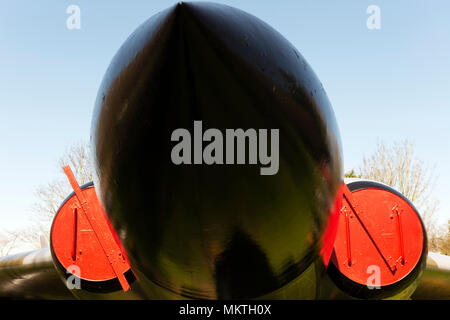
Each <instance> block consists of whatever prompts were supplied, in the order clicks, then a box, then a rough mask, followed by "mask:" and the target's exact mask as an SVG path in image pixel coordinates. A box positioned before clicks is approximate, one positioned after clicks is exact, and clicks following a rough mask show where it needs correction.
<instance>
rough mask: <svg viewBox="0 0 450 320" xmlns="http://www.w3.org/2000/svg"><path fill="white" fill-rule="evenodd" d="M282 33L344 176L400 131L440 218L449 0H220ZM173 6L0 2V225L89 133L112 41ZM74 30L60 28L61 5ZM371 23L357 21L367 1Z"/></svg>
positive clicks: (446, 156) (449, 206) (446, 177)
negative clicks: (430, 185) (325, 103)
mask: <svg viewBox="0 0 450 320" xmlns="http://www.w3.org/2000/svg"><path fill="white" fill-rule="evenodd" d="M220 2H221V3H224V4H228V5H231V6H233V7H237V8H240V9H242V10H244V11H247V12H249V13H251V14H253V15H255V16H257V17H259V18H261V19H262V20H264V21H266V22H267V23H269V24H270V25H271V26H273V27H274V28H275V29H277V30H278V31H279V32H280V33H281V34H283V35H284V36H285V37H286V38H287V39H288V40H289V41H291V42H292V43H293V44H294V45H295V47H297V49H298V50H299V51H300V52H301V53H302V54H303V56H304V57H305V58H306V60H307V61H308V62H309V63H310V65H311V66H312V68H313V69H314V71H315V72H316V74H317V75H318V77H319V79H320V80H321V81H322V83H323V85H324V87H325V90H326V91H327V94H328V96H329V98H330V101H331V103H332V105H333V107H334V111H335V113H336V117H337V121H338V124H339V127H340V131H341V138H342V142H343V147H344V164H345V169H346V171H348V170H350V169H351V168H356V167H357V166H358V165H359V164H360V163H361V160H362V158H363V156H364V155H369V154H370V153H371V152H373V151H374V149H375V146H376V142H377V141H384V142H386V143H391V142H393V141H398V140H401V139H404V138H409V139H411V141H413V142H415V144H416V152H417V155H418V156H419V157H420V158H422V159H423V160H424V161H425V163H426V164H427V165H429V166H430V167H433V166H434V167H435V170H436V171H435V172H436V174H437V175H438V176H439V180H438V181H437V184H436V191H435V197H436V199H438V200H439V202H440V206H439V207H440V209H439V217H440V222H444V221H446V220H447V219H450V201H449V198H450V197H449V195H450V183H449V181H450V171H449V163H450V148H449V146H450V129H449V120H450V19H449V12H450V1H447V0H441V1H438V0H434V1H425V0H416V1H407V0H403V1H400V0H388V1H387V0H386V1H381V0H371V1H364V0H354V1H350V0H349V1H346V0H341V1H335V0H328V1H325V0H322V1H320V0H315V1H307V0H304V1H301V0H295V1H283V0H278V1H261V0H258V1H250V0H249V1H245V0H243V1H228V0H221V1H220ZM175 3H176V1H162V0H161V1H160V0H158V1H112V0H108V1H92V0H91V1H81V0H73V1H56V0H54V1H50V0H48V1H43V0H41V1H31V0H29V1H12V0H11V1H4V0H0V230H1V229H5V228H6V229H13V228H17V227H23V226H26V225H28V224H29V221H30V216H31V207H32V204H33V203H34V202H35V201H36V198H35V195H34V192H35V190H36V188H38V187H39V186H40V185H42V184H46V183H48V182H50V181H52V180H53V179H55V178H56V177H57V176H58V175H59V174H60V173H58V168H57V163H56V162H57V159H58V158H59V157H60V156H61V155H62V154H63V153H64V151H65V149H66V147H67V146H69V145H71V144H73V143H74V142H78V141H80V140H86V141H87V140H88V139H89V133H90V123H91V115H92V111H93V105H94V100H95V97H96V94H97V90H98V88H99V85H100V82H101V80H102V78H103V75H104V73H105V71H106V69H107V67H108V65H109V63H110V61H111V58H112V57H113V55H114V54H115V53H116V51H117V50H118V48H119V47H120V45H121V44H122V43H123V42H124V41H125V39H126V38H127V37H128V35H129V34H130V33H131V32H132V31H133V30H134V29H136V27H137V26H139V25H140V24H141V23H142V22H143V21H145V20H146V19H147V18H149V17H150V16H152V15H154V14H155V13H157V12H159V11H161V10H163V9H165V8H167V7H169V6H171V5H173V4H175ZM71 4H75V5H78V6H79V7H80V9H81V29H80V30H69V29H67V27H66V20H67V18H68V17H69V14H67V13H66V9H67V7H68V6H69V5H71ZM372 4H373V5H377V6H379V7H380V9H381V29H380V30H369V29H368V28H367V27H366V20H367V18H368V16H369V15H368V14H367V13H366V9H367V7H368V6H369V5H372Z"/></svg>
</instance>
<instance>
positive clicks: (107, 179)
mask: <svg viewBox="0 0 450 320" xmlns="http://www.w3.org/2000/svg"><path fill="white" fill-rule="evenodd" d="M199 124H200V125H201V127H199V126H198V125H199ZM180 128H181V129H185V131H183V132H188V133H189V134H190V143H191V149H190V155H189V154H188V155H186V154H184V153H183V156H186V159H188V158H189V159H190V161H191V162H190V163H187V162H183V163H181V164H180V163H175V162H174V160H173V157H172V153H173V150H174V147H175V146H176V145H177V143H178V142H177V141H173V133H174V131H175V130H177V129H180ZM208 129H215V130H214V132H215V133H216V134H217V135H219V134H220V135H221V139H222V146H223V148H219V147H217V148H216V149H215V151H214V152H211V153H210V157H211V156H212V157H213V158H214V159H215V162H213V163H211V162H208V160H207V157H206V156H205V153H206V152H207V151H205V150H206V149H207V146H208V145H209V144H210V143H212V139H211V137H209V139H208V138H207V135H203V134H205V132H206V131H207V130H208ZM229 129H230V130H231V129H232V130H236V129H242V132H245V133H246V134H248V135H244V140H243V141H244V144H243V146H245V148H242V149H240V148H239V145H238V141H237V140H238V139H235V140H230V141H234V142H235V143H236V145H235V146H234V147H232V149H231V147H230V149H227V148H226V144H227V143H228V142H229V141H228V140H227V135H226V132H227V130H229ZM264 129H265V130H267V131H265V132H266V135H264V134H263V133H264ZM273 130H278V132H279V136H278V137H277V141H278V149H276V148H275V145H274V144H273V143H272V142H273V141H274V139H275V136H271V132H274V131H273ZM210 132H213V131H210ZM217 135H216V140H217V141H218V140H219V137H218V136H217ZM216 140H214V141H216ZM261 141H266V142H267V145H266V148H267V150H265V151H267V152H266V153H265V154H266V155H270V154H271V151H272V158H271V162H270V163H268V162H267V161H263V160H264V159H265V158H264V157H262V156H261V152H262V153H264V152H263V151H264V150H263V149H264V145H261V143H262V142H261ZM230 143H231V142H230ZM219 145H220V144H218V145H217V146H219ZM92 146H93V150H92V151H93V157H94V164H95V170H96V174H97V181H96V188H97V191H98V193H99V195H100V198H101V201H102V203H103V205H104V206H105V209H106V212H107V213H108V215H109V217H110V219H111V221H112V223H113V226H114V227H115V228H116V230H117V231H118V233H119V236H120V238H121V240H122V242H123V244H124V246H125V248H126V249H127V251H128V253H129V255H130V260H131V263H132V266H133V268H134V270H135V271H136V272H137V273H138V277H139V276H140V277H141V278H145V280H146V281H148V282H147V283H151V284H154V287H152V286H150V287H152V288H151V289H150V288H149V289H148V294H149V297H150V296H151V297H154V295H155V292H157V291H158V290H156V289H155V288H156V287H157V288H161V290H163V291H164V290H165V291H166V292H171V293H172V294H175V295H178V296H184V297H193V298H254V297H259V296H263V295H266V294H269V293H271V292H274V291H275V290H277V289H280V288H282V287H284V286H285V285H287V284H289V283H290V282H291V281H293V280H294V279H298V276H299V275H301V274H302V273H303V272H304V271H305V270H306V269H307V268H308V267H309V266H310V265H311V264H312V262H313V261H314V260H315V259H317V258H318V252H319V250H320V247H321V242H320V238H321V236H322V234H323V231H324V227H325V225H326V222H327V219H328V216H329V210H330V208H331V207H332V203H333V201H334V198H335V194H336V191H337V188H338V186H339V183H340V177H341V149H340V142H339V132H338V129H337V125H336V121H335V118H334V114H333V111H332V108H331V105H330V103H329V101H328V98H327V96H326V93H325V92H324V89H323V87H322V85H321V83H320V81H319V80H318V79H317V77H316V76H315V74H314V72H313V71H312V70H311V68H310V66H309V65H308V63H307V62H306V61H305V60H304V59H303V57H302V56H301V55H300V53H299V52H298V51H297V50H296V49H295V48H294V47H293V46H292V45H291V44H290V43H289V42H288V41H287V40H286V39H284V38H283V37H282V36H281V35H280V34H279V33H278V32H277V31H275V30H274V29H272V28H271V27H270V26H269V25H267V24H266V23H264V22H263V21H261V20H259V19H258V18H256V17H254V16H252V15H249V14H248V13H245V12H243V11H240V10H237V9H234V8H231V7H228V6H223V5H219V4H212V3H203V2H202V3H192V4H191V3H182V4H177V5H175V6H174V7H172V8H169V9H167V10H165V11H163V12H161V13H159V14H157V15H155V16H153V17H152V18H150V19H149V20H148V21H146V22H145V23H144V24H142V25H141V26H140V27H138V29H136V31H135V32H134V33H133V34H131V35H130V37H129V38H128V39H127V40H126V42H125V43H124V44H123V45H122V47H121V48H120V49H119V51H118V52H117V54H116V56H115V57H114V59H113V61H112V62H111V65H110V66H109V68H108V70H107V72H106V75H105V77H104V80H103V82H102V84H101V87H100V90H99V93H98V97H97V101H96V105H95V111H94V117H93V122H92ZM186 150H187V149H186ZM186 150H185V151H186ZM199 150H200V151H199ZM232 151H233V152H234V156H235V158H234V160H235V161H234V162H233V163H228V162H227V161H226V159H227V158H226V157H227V156H229V154H230V152H232ZM199 152H200V153H199ZM239 152H244V158H243V161H241V162H238V161H237V160H236V159H237V158H236V157H239V155H238V154H239ZM252 152H253V153H252ZM275 152H276V156H277V157H275V154H274V153H275ZM202 156H203V157H202ZM196 157H198V158H197V160H196ZM276 158H277V159H276ZM220 159H222V161H221V160H220ZM252 159H253V160H252ZM241 160H242V159H241ZM266 160H267V158H266ZM276 161H277V162H278V163H277V166H276V168H275V162H276ZM271 165H272V169H273V170H271V171H270V172H269V174H262V171H261V169H262V168H268V167H270V166H271ZM275 169H276V170H275ZM295 281H296V280H295ZM143 283H144V282H143ZM298 285H299V288H300V289H301V287H302V285H303V284H302V283H299V284H298ZM300 289H299V290H300ZM312 294H313V293H312Z"/></svg>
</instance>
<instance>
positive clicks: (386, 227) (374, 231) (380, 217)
mask: <svg viewBox="0 0 450 320" xmlns="http://www.w3.org/2000/svg"><path fill="white" fill-rule="evenodd" d="M351 196H352V197H351V198H350V202H351V206H350V204H349V200H347V198H345V197H344V200H343V205H342V209H341V212H340V218H339V223H338V230H337V235H336V241H335V244H334V252H335V255H333V257H332V262H333V264H334V265H335V266H336V267H337V269H338V270H339V271H340V272H341V273H342V274H343V275H344V276H345V277H347V278H349V279H350V280H352V281H354V282H356V283H358V284H361V285H367V284H368V279H369V277H371V275H373V274H374V272H375V270H379V275H380V277H379V278H380V283H379V285H380V286H387V285H390V284H393V283H395V282H397V281H399V280H401V279H403V278H404V277H406V276H407V275H408V274H409V273H410V272H411V271H412V270H413V269H414V268H415V266H416V265H417V263H418V261H419V259H420V257H421V255H422V252H423V249H424V248H423V243H424V241H423V240H424V234H423V228H422V224H421V221H420V218H419V217H418V215H417V213H416V211H415V210H414V208H413V207H412V206H411V205H410V204H409V203H408V202H407V201H406V200H405V199H404V198H402V197H400V196H399V195H397V194H394V193H392V192H390V191H388V190H383V189H376V188H367V189H361V190H357V191H354V192H353V193H352V194H351ZM352 206H353V207H354V208H353V209H354V211H353V210H352V208H351V207H352ZM355 212H356V213H355Z"/></svg>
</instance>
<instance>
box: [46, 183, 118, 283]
mask: <svg viewBox="0 0 450 320" xmlns="http://www.w3.org/2000/svg"><path fill="white" fill-rule="evenodd" d="M82 192H83V195H84V197H85V198H86V200H87V202H88V204H89V207H90V209H91V210H100V211H101V212H102V213H103V215H104V212H103V208H102V206H101V205H100V203H99V201H98V199H97V195H96V193H95V189H94V187H93V186H90V187H87V188H84V189H82ZM105 219H106V216H105ZM105 232H111V231H110V230H109V228H108V230H105ZM51 243H52V247H53V252H54V254H55V255H56V257H57V259H58V262H59V263H60V264H61V265H62V266H63V268H64V269H66V270H68V268H69V267H70V266H73V265H75V266H77V267H79V270H80V278H82V279H85V280H91V281H106V280H110V279H113V278H115V277H116V274H115V273H114V270H113V268H112V266H111V264H110V262H109V261H108V258H107V257H106V255H105V252H104V250H103V248H102V246H101V245H100V242H99V241H98V239H97V236H96V234H95V233H94V231H93V229H92V227H91V225H90V223H89V221H88V220H87V218H86V216H85V214H84V213H83V209H82V208H81V206H80V203H79V202H78V199H77V197H76V196H75V194H73V195H72V196H71V197H70V198H69V199H67V201H65V202H64V203H63V205H62V206H61V207H60V209H59V210H58V212H57V214H56V216H55V219H54V221H53V225H52V232H51Z"/></svg>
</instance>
